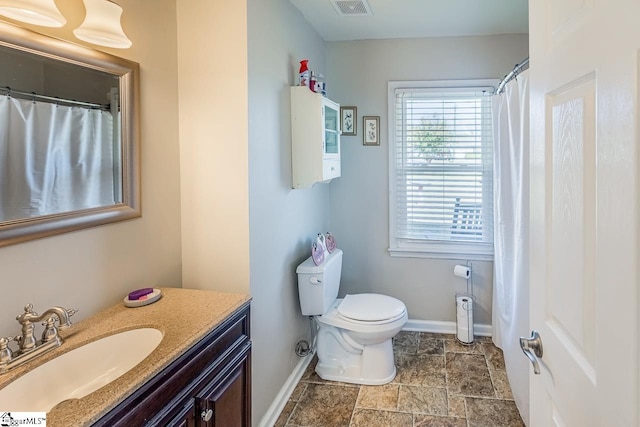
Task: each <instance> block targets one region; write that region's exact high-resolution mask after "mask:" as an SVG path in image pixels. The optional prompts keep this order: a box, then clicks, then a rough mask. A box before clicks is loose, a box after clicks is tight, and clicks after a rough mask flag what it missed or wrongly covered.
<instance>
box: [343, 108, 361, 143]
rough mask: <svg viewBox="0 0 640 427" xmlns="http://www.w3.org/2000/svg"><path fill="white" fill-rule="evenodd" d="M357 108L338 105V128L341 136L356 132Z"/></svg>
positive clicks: (355, 133)
mask: <svg viewBox="0 0 640 427" xmlns="http://www.w3.org/2000/svg"><path fill="white" fill-rule="evenodd" d="M357 123H358V109H357V108H356V107H340V130H341V131H342V135H343V136H356V135H357V134H358V126H357Z"/></svg>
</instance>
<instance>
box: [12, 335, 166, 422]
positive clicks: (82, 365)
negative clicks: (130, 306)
mask: <svg viewBox="0 0 640 427" xmlns="http://www.w3.org/2000/svg"><path fill="white" fill-rule="evenodd" d="M160 341H162V332H160V331H159V330H157V329H153V328H141V329H132V330H130V331H125V332H121V333H118V334H114V335H109V336H108V337H104V338H102V339H99V340H97V341H93V342H90V343H89V344H86V345H83V346H82V347H78V348H76V349H74V350H72V351H70V352H68V353H65V354H63V355H61V356H59V357H56V358H55V359H52V360H50V361H49V362H47V363H45V364H43V365H40V366H38V367H37V368H35V369H34V370H32V371H30V372H28V373H26V374H25V375H23V376H21V377H19V378H18V379H16V380H15V381H13V382H12V383H10V384H9V385H7V386H6V387H5V388H3V389H0V407H1V408H2V409H3V410H6V411H16V412H19V411H25V412H49V411H50V410H51V408H53V407H54V406H56V405H57V404H58V403H60V402H62V401H64V400H68V399H79V398H81V397H84V396H86V395H87V394H89V393H92V392H94V391H96V390H97V389H99V388H100V387H102V386H104V385H106V384H108V383H110V382H111V381H113V380H115V379H116V378H118V377H120V376H121V375H122V374H124V373H126V372H127V371H129V370H130V369H131V368H133V367H134V366H136V365H137V364H138V363H140V362H142V360H143V359H144V358H145V357H147V356H148V355H149V354H150V353H151V352H152V351H153V350H154V349H155V348H156V347H157V346H158V344H160ZM62 345H64V344H62Z"/></svg>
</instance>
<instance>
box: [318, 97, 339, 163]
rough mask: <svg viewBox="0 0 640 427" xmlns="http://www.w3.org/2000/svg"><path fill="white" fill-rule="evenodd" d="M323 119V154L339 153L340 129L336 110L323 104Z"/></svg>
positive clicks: (326, 103)
mask: <svg viewBox="0 0 640 427" xmlns="http://www.w3.org/2000/svg"><path fill="white" fill-rule="evenodd" d="M322 116H323V119H324V154H339V153H340V127H339V122H338V109H337V108H335V107H333V106H332V105H330V104H328V102H326V101H325V102H324V105H323V108H322Z"/></svg>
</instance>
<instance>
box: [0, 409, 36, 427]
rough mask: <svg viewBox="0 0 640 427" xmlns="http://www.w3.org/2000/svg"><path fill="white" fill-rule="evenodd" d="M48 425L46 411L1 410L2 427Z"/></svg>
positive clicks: (0, 425) (0, 423) (0, 426)
mask: <svg viewBox="0 0 640 427" xmlns="http://www.w3.org/2000/svg"><path fill="white" fill-rule="evenodd" d="M46 425H47V413H46V412H0V427H12V426H42V427H46Z"/></svg>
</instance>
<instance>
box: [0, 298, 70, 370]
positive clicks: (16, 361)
mask: <svg viewBox="0 0 640 427" xmlns="http://www.w3.org/2000/svg"><path fill="white" fill-rule="evenodd" d="M77 311H78V310H67V309H65V308H62V307H52V308H50V309H48V310H46V311H45V312H44V313H42V314H38V313H36V312H35V311H33V304H27V305H25V306H24V313H22V314H20V315H18V316H16V320H17V321H18V323H20V325H21V326H22V335H18V336H16V337H11V338H0V373H1V372H6V371H8V370H9V369H12V368H15V367H16V366H19V365H21V364H23V363H24V362H27V361H29V360H32V359H35V358H36V357H38V356H40V355H42V354H44V353H46V352H48V351H50V350H53V349H54V348H57V347H59V346H60V345H61V344H62V338H61V337H60V335H59V334H58V328H60V329H65V328H68V327H69V326H71V319H70V318H71V316H73V315H74V314H75V313H76V312H77ZM56 321H58V323H59V326H58V327H56V324H55V322H56ZM35 322H45V323H43V324H42V325H43V326H44V327H45V328H44V331H43V332H42V338H41V339H40V340H37V339H36V335H35V327H34V325H33V324H34V323H35ZM10 341H16V342H17V343H18V349H17V350H15V351H12V350H11V349H10V348H9V342H10Z"/></svg>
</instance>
